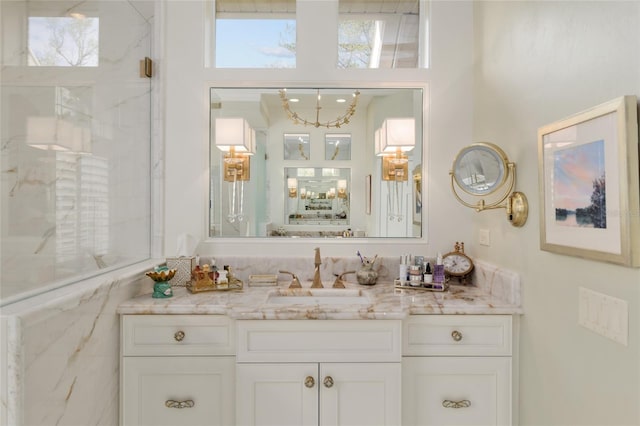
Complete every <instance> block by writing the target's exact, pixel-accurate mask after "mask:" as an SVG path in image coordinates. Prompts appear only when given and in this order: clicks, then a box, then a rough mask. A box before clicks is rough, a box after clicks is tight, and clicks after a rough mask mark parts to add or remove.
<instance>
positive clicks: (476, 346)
mask: <svg viewBox="0 0 640 426" xmlns="http://www.w3.org/2000/svg"><path fill="white" fill-rule="evenodd" d="M511 330H512V318H511V316H510V315H415V316H410V317H409V318H407V320H406V321H405V322H404V324H403V333H404V335H403V355H408V356H419V355H464V356H511V352H512V348H511V346H512V331H511Z"/></svg>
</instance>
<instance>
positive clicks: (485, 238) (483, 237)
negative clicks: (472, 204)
mask: <svg viewBox="0 0 640 426" xmlns="http://www.w3.org/2000/svg"><path fill="white" fill-rule="evenodd" d="M478 242H479V243H480V245H481V246H487V247H489V246H490V245H491V233H490V232H489V230H488V229H481V230H480V231H478Z"/></svg>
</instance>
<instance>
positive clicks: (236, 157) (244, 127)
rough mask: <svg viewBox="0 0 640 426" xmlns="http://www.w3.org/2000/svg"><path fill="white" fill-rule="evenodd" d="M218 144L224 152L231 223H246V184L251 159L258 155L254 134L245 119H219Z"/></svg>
mask: <svg viewBox="0 0 640 426" xmlns="http://www.w3.org/2000/svg"><path fill="white" fill-rule="evenodd" d="M215 123H216V128H215V138H216V139H215V144H216V147H218V149H219V150H220V151H223V152H225V154H224V159H223V167H224V170H223V175H224V181H225V182H229V184H228V185H227V192H228V195H229V200H228V203H229V204H228V214H227V220H228V221H229V222H230V223H234V222H242V221H243V220H244V182H245V181H248V180H250V178H251V176H250V171H251V170H250V169H251V167H250V165H251V163H250V160H249V156H250V155H253V154H254V152H255V131H254V130H253V129H252V128H251V127H250V126H249V123H248V122H247V120H245V119H244V118H216V121H215Z"/></svg>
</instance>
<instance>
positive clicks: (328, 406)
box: [319, 363, 401, 426]
mask: <svg viewBox="0 0 640 426" xmlns="http://www.w3.org/2000/svg"><path fill="white" fill-rule="evenodd" d="M400 380H401V371H400V363H352V364H342V363H338V364H332V363H323V364H320V383H319V386H320V424H321V425H327V426H329V425H333V426H337V425H343V426H358V425H362V426H365V425H366V426H375V425H388V426H392V425H393V426H395V425H399V424H400V420H401V413H400V407H401V398H400V391H401V384H400Z"/></svg>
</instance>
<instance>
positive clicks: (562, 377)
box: [472, 1, 640, 425]
mask: <svg viewBox="0 0 640 426" xmlns="http://www.w3.org/2000/svg"><path fill="white" fill-rule="evenodd" d="M475 6H476V7H475V14H474V24H475V37H474V40H475V54H476V58H477V61H476V68H475V82H474V91H473V93H474V128H473V130H474V131H473V136H474V140H477V141H480V140H488V141H493V142H495V143H497V144H499V145H500V146H502V147H503V148H504V149H505V151H506V152H507V154H508V155H509V156H510V157H511V158H512V159H513V160H514V161H515V162H516V163H517V165H518V189H519V190H521V191H523V192H525V193H526V195H527V196H528V198H529V202H530V215H529V220H528V222H527V224H526V225H525V226H524V227H523V228H520V229H517V228H512V227H511V226H510V225H508V224H507V222H506V220H504V219H503V218H502V217H497V216H494V215H490V214H486V213H483V214H478V215H476V216H475V217H474V228H475V230H476V231H477V230H478V229H481V228H486V229H489V230H490V232H491V247H489V248H483V247H480V246H478V245H477V244H476V242H477V236H476V235H474V245H473V246H472V247H473V252H474V253H475V254H476V255H477V256H479V257H481V258H483V259H485V260H488V261H491V262H493V263H496V264H499V265H505V266H508V267H509V268H511V269H513V270H516V271H519V272H520V273H521V274H522V275H521V276H522V284H523V287H524V289H523V290H524V291H523V301H524V311H525V315H524V317H523V319H522V323H521V332H522V336H521V344H520V359H521V367H520V422H521V424H523V425H569V424H571V425H578V424H593V425H604V424H606V425H623V424H624V425H631V424H634V425H637V424H640V404H639V403H638V402H639V401H640V342H639V338H640V316H639V315H638V311H639V309H640V269H631V268H626V267H621V266H613V265H609V264H604V263H600V262H594V261H588V260H581V259H578V258H574V257H568V256H561V255H557V254H552V253H547V252H543V251H541V250H540V249H539V215H538V209H539V203H538V180H537V179H538V170H537V141H536V135H537V129H538V127H541V126H543V125H544V124H547V123H551V122H554V121H556V120H559V119H562V118H563V117H566V116H569V115H571V114H573V113H576V112H579V111H582V110H585V109H587V108H589V107H591V106H595V105H597V104H599V103H602V102H605V101H607V100H610V99H613V98H616V97H618V96H621V95H636V96H638V97H640V2H638V1H630V2H604V1H603V2H576V1H571V2H540V1H529V2H497V1H493V2H478V3H476V4H475ZM579 287H586V288H589V289H593V290H595V291H598V292H601V293H605V294H608V295H611V296H614V297H617V298H621V299H623V300H626V301H627V302H628V303H629V345H628V346H627V347H625V346H622V345H620V344H618V343H614V342H613V341H611V340H608V339H605V338H604V337H601V336H599V335H597V334H595V333H593V332H591V331H588V330H586V329H584V328H582V327H580V326H578V324H577V318H578V289H579Z"/></svg>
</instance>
